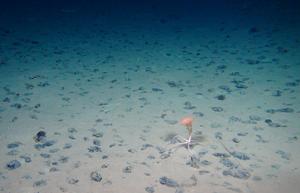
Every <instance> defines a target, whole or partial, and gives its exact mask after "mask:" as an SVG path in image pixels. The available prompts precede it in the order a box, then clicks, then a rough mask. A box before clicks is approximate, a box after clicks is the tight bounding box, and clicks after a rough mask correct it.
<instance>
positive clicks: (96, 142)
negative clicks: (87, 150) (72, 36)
mask: <svg viewBox="0 0 300 193" xmlns="http://www.w3.org/2000/svg"><path fill="white" fill-rule="evenodd" d="M93 144H94V145H96V146H101V142H100V140H99V139H94V140H93Z"/></svg>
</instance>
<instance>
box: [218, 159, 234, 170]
mask: <svg viewBox="0 0 300 193" xmlns="http://www.w3.org/2000/svg"><path fill="white" fill-rule="evenodd" d="M220 162H221V163H222V164H223V165H224V166H225V167H228V168H232V167H236V164H234V163H233V162H232V161H231V160H230V159H228V158H224V159H221V160H220Z"/></svg>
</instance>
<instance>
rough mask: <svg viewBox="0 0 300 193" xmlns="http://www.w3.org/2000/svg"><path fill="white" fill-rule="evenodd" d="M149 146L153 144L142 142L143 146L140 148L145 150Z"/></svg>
mask: <svg viewBox="0 0 300 193" xmlns="http://www.w3.org/2000/svg"><path fill="white" fill-rule="evenodd" d="M149 147H153V145H151V144H143V146H142V147H141V150H145V149H147V148H149Z"/></svg>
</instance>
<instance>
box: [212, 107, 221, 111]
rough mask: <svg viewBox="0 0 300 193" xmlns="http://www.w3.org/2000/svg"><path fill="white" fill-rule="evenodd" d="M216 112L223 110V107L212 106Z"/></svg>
mask: <svg viewBox="0 0 300 193" xmlns="http://www.w3.org/2000/svg"><path fill="white" fill-rule="evenodd" d="M211 109H212V110H213V111H214V112H222V111H223V108H222V107H212V108H211Z"/></svg>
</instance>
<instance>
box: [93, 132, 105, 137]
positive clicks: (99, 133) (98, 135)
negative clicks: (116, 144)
mask: <svg viewBox="0 0 300 193" xmlns="http://www.w3.org/2000/svg"><path fill="white" fill-rule="evenodd" d="M93 136H94V137H97V138H99V137H103V133H102V132H97V133H94V134H93Z"/></svg>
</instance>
